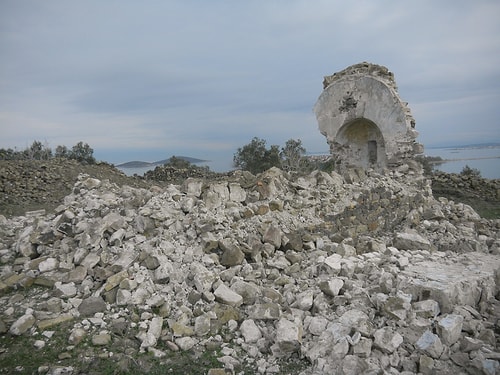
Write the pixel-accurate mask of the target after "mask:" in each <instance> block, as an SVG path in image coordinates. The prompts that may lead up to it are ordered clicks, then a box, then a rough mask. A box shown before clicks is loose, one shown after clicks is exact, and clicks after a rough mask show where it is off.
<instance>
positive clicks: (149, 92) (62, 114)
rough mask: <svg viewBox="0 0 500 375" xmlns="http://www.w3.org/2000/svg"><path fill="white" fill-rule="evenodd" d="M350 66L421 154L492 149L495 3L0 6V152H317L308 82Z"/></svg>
mask: <svg viewBox="0 0 500 375" xmlns="http://www.w3.org/2000/svg"><path fill="white" fill-rule="evenodd" d="M362 61H369V62H372V63H376V64H381V65H384V66H387V67H388V68H389V70H391V71H392V72H394V74H395V78H396V83H397V85H398V88H399V94H400V96H401V98H402V100H404V101H407V102H409V106H410V108H411V110H412V113H413V116H414V117H415V119H416V129H417V130H418V131H419V132H420V136H419V139H418V140H419V141H420V142H421V143H423V144H424V145H425V146H427V147H429V146H436V145H444V144H446V145H458V144H468V143H479V142H490V141H497V142H500V122H499V118H500V2H499V1H498V0H490V1H488V0H475V1H465V0H464V1H460V0H448V1H447V0H442V1H435V0H427V1H426V0H419V1H411V2H410V1H396V0H394V1H388V0H386V1H384V0H378V1H373V0H366V1H345V0H344V1H335V0H262V1H260V0H254V1H250V0H247V1H238V0H225V1H224V0H211V1H203V0H178V1H175V0H172V1H168V0H162V1H160V0H158V1H152V0H151V1H135V0H134V1H132V0H130V1H129V0H119V1H118V0H115V1H112V0H108V1H102V0H85V1H83V0H81V1H76V0H75V1H67V0H61V1H55V0H44V1H39V0H36V1H34V0H33V1H29V0H22V1H20V0H0V148H14V147H16V148H17V149H23V148H25V147H27V146H29V145H31V143H32V142H33V141H34V140H40V141H43V142H45V141H46V142H47V143H48V145H49V147H52V148H55V147H56V146H57V145H66V146H69V147H71V146H72V145H74V144H76V143H77V142H79V141H83V142H86V143H88V144H89V145H90V146H91V147H93V149H94V155H95V156H96V158H98V159H100V160H106V161H109V162H112V163H120V162H125V161H129V160H146V161H154V160H158V159H163V158H165V157H169V156H171V155H186V156H193V157H199V158H202V159H217V158H221V157H223V158H227V160H228V161H229V162H228V163H229V164H230V161H231V160H232V156H233V155H234V153H235V152H236V150H237V148H238V147H241V146H243V145H245V144H247V143H249V142H250V140H251V139H252V138H253V137H259V138H263V139H265V140H266V141H267V144H268V145H271V144H277V145H284V143H285V142H286V140H288V139H291V138H293V139H301V140H302V142H303V145H304V146H305V147H306V149H307V151H309V152H322V151H327V150H328V146H327V145H326V140H325V138H324V137H323V136H322V135H321V134H320V133H319V130H318V125H317V122H316V118H315V116H314V114H313V112H312V108H313V106H314V103H315V102H316V100H317V98H318V96H319V95H320V94H321V91H322V81H323V76H324V75H330V74H333V73H334V72H336V71H339V70H342V69H344V68H346V67H347V66H349V65H352V64H355V63H359V62H362Z"/></svg>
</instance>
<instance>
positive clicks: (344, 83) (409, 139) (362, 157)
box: [314, 62, 423, 172]
mask: <svg viewBox="0 0 500 375" xmlns="http://www.w3.org/2000/svg"><path fill="white" fill-rule="evenodd" d="M323 87H324V89H323V92H322V93H321V95H320V96H319V98H318V101H317V102H316V104H315V106H314V112H315V114H316V118H317V120H318V125H319V129H320V131H321V133H322V134H323V135H324V136H325V137H326V139H327V143H328V144H329V146H330V151H331V153H332V155H333V157H334V159H335V160H336V163H337V169H338V170H339V171H344V170H348V169H349V168H351V167H353V166H354V167H361V168H364V169H374V170H376V171H378V172H381V171H384V170H385V169H387V168H388V169H396V168H400V167H401V166H404V165H409V166H410V167H411V168H413V169H415V170H418V169H419V164H417V163H414V162H413V159H414V157H415V155H417V154H421V153H422V152H423V146H422V145H421V144H419V143H417V142H416V138H417V136H418V132H417V131H416V130H415V120H414V118H413V117H412V115H411V112H410V109H409V107H408V103H406V102H403V101H402V100H401V99H400V97H399V94H398V92H397V87H396V83H395V81H394V75H393V74H392V73H391V72H389V71H388V69H387V68H386V67H383V66H380V65H376V64H370V63H367V62H364V63H361V64H356V65H352V66H350V67H348V68H346V69H344V70H342V71H340V72H338V73H335V74H333V75H331V76H327V77H325V78H324V81H323Z"/></svg>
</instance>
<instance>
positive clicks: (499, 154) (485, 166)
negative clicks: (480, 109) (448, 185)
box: [119, 145, 500, 178]
mask: <svg viewBox="0 0 500 375" xmlns="http://www.w3.org/2000/svg"><path fill="white" fill-rule="evenodd" d="M425 154H426V155H428V156H440V157H441V158H443V159H445V160H446V161H445V162H443V163H442V164H437V165H435V167H434V168H435V169H438V170H441V171H443V172H447V173H460V172H461V171H462V169H463V168H464V167H465V166H466V165H468V166H469V167H471V168H475V169H478V170H479V171H480V172H481V176H483V177H485V178H500V145H499V146H490V147H446V148H430V147H426V148H425ZM195 165H198V166H205V165H206V166H208V167H209V168H210V170H212V171H214V172H228V171H231V170H233V169H234V168H233V166H232V158H231V157H227V158H221V159H220V160H211V161H207V162H203V163H197V164H195ZM154 168H155V166H149V167H143V168H119V169H120V170H121V171H122V172H123V173H125V174H126V175H127V176H132V175H134V174H137V175H139V176H143V175H144V173H146V172H147V171H149V170H151V169H154Z"/></svg>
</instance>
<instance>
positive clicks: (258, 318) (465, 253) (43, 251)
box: [0, 168, 500, 375]
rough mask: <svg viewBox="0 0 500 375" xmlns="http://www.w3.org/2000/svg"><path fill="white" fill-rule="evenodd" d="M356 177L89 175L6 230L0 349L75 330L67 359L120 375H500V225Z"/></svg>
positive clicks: (4, 222) (3, 223)
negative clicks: (127, 181)
mask: <svg viewBox="0 0 500 375" xmlns="http://www.w3.org/2000/svg"><path fill="white" fill-rule="evenodd" d="M360 176H361V172H360V173H359V174H357V178H358V179H356V178H354V177H353V176H352V178H351V179H350V181H347V180H346V179H345V178H344V177H342V176H340V175H339V174H337V173H331V174H327V173H323V172H318V171H316V172H313V173H312V174H310V175H308V176H305V177H300V178H296V177H293V176H290V175H288V174H286V173H284V172H283V171H280V170H278V169H275V168H272V169H270V170H268V171H266V172H265V173H263V174H261V175H259V176H254V175H251V174H249V173H246V172H237V173H235V174H234V175H233V176H231V177H228V178H227V179H222V180H220V181H215V182H211V183H207V182H205V181H204V180H201V179H194V178H190V179H187V180H185V181H184V183H183V184H181V185H168V186H166V187H163V188H161V187H152V188H150V189H137V188H132V187H129V186H122V187H120V186H118V185H115V184H113V183H110V182H109V181H101V180H98V179H95V178H90V177H89V176H85V175H81V176H80V178H79V180H78V182H77V183H76V184H75V186H74V188H73V190H72V193H71V194H70V195H68V196H67V197H66V198H65V199H64V201H63V202H61V205H60V206H59V207H58V208H57V209H56V210H55V211H54V212H50V213H48V214H45V213H43V212H34V213H30V214H28V215H26V216H19V217H14V218H12V219H6V218H2V217H0V233H1V235H0V262H1V263H0V264H1V268H0V334H10V335H14V336H17V335H24V336H28V337H31V338H33V340H34V341H37V344H36V345H39V346H43V345H45V343H46V341H49V342H50V338H49V337H48V336H42V337H45V339H42V340H41V341H42V342H39V341H40V340H39V339H38V338H40V337H41V336H40V333H41V332H44V331H48V330H54V329H57V326H58V325H60V324H62V323H63V322H65V323H69V324H71V328H70V332H69V335H68V344H69V345H70V348H69V349H68V348H62V349H61V350H62V354H65V356H66V357H67V355H69V357H71V356H72V353H73V352H77V351H78V350H79V348H81V347H82V345H83V343H84V342H86V343H89V345H90V348H91V349H92V348H94V350H95V353H97V352H99V355H100V356H106V355H107V354H109V353H110V352H112V353H113V360H114V361H116V362H117V363H118V364H119V365H120V366H125V367H126V366H129V367H130V366H133V361H130V359H129V358H130V355H131V354H132V355H133V354H134V353H135V354H138V353H140V352H145V351H147V352H150V353H151V354H152V355H154V356H156V357H157V358H160V359H161V358H163V357H164V356H165V355H166V353H167V352H170V351H181V350H182V351H199V352H203V351H207V350H214V349H218V350H219V353H220V354H219V361H220V363H221V368H225V369H226V370H228V371H229V372H234V373H237V372H238V371H240V370H241V369H242V368H244V367H245V366H249V367H251V368H253V371H254V372H256V373H263V374H264V373H268V374H270V373H275V372H277V371H279V361H278V360H279V359H280V358H292V357H300V358H303V359H304V360H305V361H307V363H308V366H307V368H305V369H303V370H302V373H303V374H304V375H307V374H360V373H366V374H372V373H380V372H382V371H383V372H386V373H390V374H396V373H405V374H410V373H417V372H419V373H484V374H494V373H495V371H498V369H499V368H500V364H499V359H500V352H499V344H500V325H499V318H500V305H499V303H498V298H499V297H500V294H499V292H500V272H499V271H498V270H499V269H500V259H499V255H500V236H499V230H500V221H489V220H485V219H482V218H481V217H479V215H477V213H475V212H474V210H472V209H471V208H470V207H468V206H466V205H463V204H456V203H454V202H450V201H446V200H435V199H434V198H433V197H432V192H431V191H430V189H429V184H428V182H426V181H425V180H422V179H415V176H410V175H407V174H403V173H393V174H392V175H384V176H381V175H378V174H375V173H371V174H364V175H363V176H361V177H362V178H361V177H360ZM371 213H375V215H377V220H382V221H380V222H379V221H377V223H379V225H377V226H374V227H371V226H370V222H371V220H372V218H371V217H370V214H371ZM464 244H465V245H464ZM40 287H42V288H43V289H42V290H41V291H40V292H35V293H30V296H29V297H28V296H26V297H25V296H24V295H25V294H24V293H23V291H25V290H31V289H34V288H40ZM36 290H37V289H35V291H36ZM44 340H45V341H44ZM124 347H125V348H127V350H126V351H124V350H123V348H124ZM103 348H110V349H109V350H107V351H106V350H104V351H103V350H102V349H103ZM120 348H122V349H120ZM68 351H69V353H68ZM87 352H88V351H87ZM1 355H3V354H2V353H1V352H0V356H1ZM95 355H97V354H95ZM74 366H76V365H74ZM53 368H54V369H56V368H57V365H55V364H54V366H53ZM67 370H68V371H69V372H70V373H72V372H76V371H77V369H76V368H72V369H69V368H68V369H67ZM212 370H213V372H214V373H215V371H216V370H217V369H212ZM54 371H56V370H54ZM221 371H223V370H221Z"/></svg>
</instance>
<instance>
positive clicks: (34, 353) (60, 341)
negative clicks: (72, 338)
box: [0, 323, 71, 374]
mask: <svg viewBox="0 0 500 375" xmlns="http://www.w3.org/2000/svg"><path fill="white" fill-rule="evenodd" d="M70 324H71V323H66V324H62V325H61V326H59V327H58V329H57V330H56V331H55V333H54V336H52V338H50V339H47V338H45V341H46V345H45V346H44V347H43V348H42V349H36V348H35V347H34V342H35V340H43V339H44V337H43V336H41V335H37V336H28V334H24V335H21V336H13V335H10V334H5V335H1V336H0V352H1V353H0V374H36V373H38V368H39V367H41V366H54V365H58V366H70V365H71V363H70V362H71V359H70V358H69V359H64V360H60V359H59V358H58V356H59V354H60V353H61V352H63V351H64V348H65V347H66V346H67V341H66V340H67V338H68V334H67V330H68V328H69V325H70Z"/></svg>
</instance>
